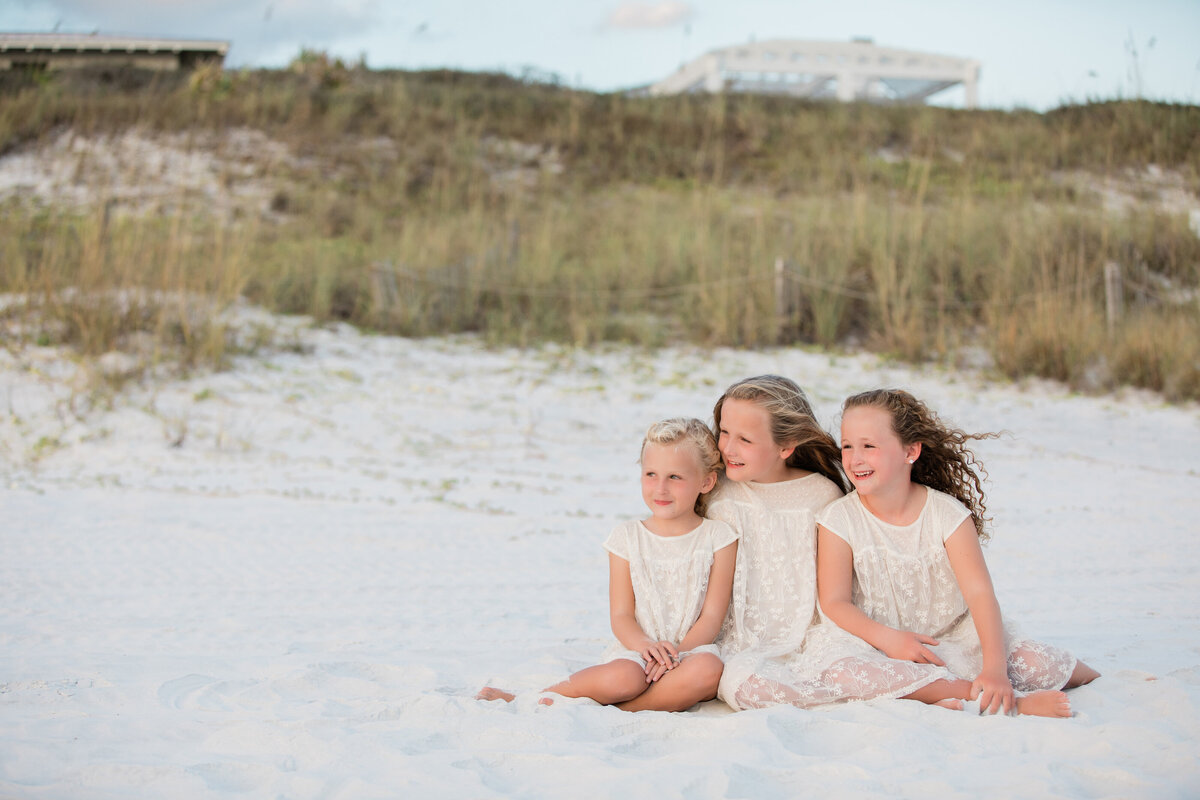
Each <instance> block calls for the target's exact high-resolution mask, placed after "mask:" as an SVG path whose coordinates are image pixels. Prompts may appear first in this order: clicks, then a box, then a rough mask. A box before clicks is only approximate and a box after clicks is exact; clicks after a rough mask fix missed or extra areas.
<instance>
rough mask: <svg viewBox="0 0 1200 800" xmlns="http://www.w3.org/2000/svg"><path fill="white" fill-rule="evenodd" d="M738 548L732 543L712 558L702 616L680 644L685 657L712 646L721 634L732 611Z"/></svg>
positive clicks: (736, 544) (701, 611)
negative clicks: (730, 610) (690, 651)
mask: <svg viewBox="0 0 1200 800" xmlns="http://www.w3.org/2000/svg"><path fill="white" fill-rule="evenodd" d="M737 546H738V543H737V542H736V541H733V542H730V543H729V544H727V545H725V546H724V547H722V548H721V549H720V550H718V551H717V552H716V553H714V554H713V563H712V567H711V569H709V572H708V590H707V591H706V592H705V594H704V605H703V606H702V607H701V609H700V616H699V617H698V618H697V619H696V621H695V622H694V623H693V624H692V627H691V628H689V629H688V632H687V635H686V636H684V637H683V641H682V642H680V643H679V649H680V651H681V652H684V653H686V652H687V651H688V650H691V649H692V648H695V647H699V646H700V645H704V644H712V643H713V642H714V641H716V639H717V634H718V633H720V632H721V625H722V624H723V623H724V622H725V614H726V613H727V612H728V611H729V598H730V596H731V595H732V594H733V567H734V565H735V564H736V563H737Z"/></svg>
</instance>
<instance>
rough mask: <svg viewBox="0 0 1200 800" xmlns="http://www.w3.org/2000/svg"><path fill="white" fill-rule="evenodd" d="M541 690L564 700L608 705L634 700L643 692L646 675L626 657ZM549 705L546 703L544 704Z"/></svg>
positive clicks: (584, 670)
mask: <svg viewBox="0 0 1200 800" xmlns="http://www.w3.org/2000/svg"><path fill="white" fill-rule="evenodd" d="M544 691H547V692H553V693H554V694H560V695H562V696H563V697H590V698H591V699H593V700H595V701H596V702H597V703H600V704H602V705H606V706H611V705H616V704H618V703H622V702H624V701H626V700H630V699H633V698H635V697H637V696H638V695H640V694H642V693H643V692H645V691H646V672H645V670H643V669H642V665H641V664H638V663H637V662H634V661H630V660H629V659H627V658H618V659H616V660H614V661H609V662H608V663H607V664H597V665H596V666H594V667H587V668H586V669H581V670H579V672H576V673H574V674H573V675H571V677H569V678H567V679H566V680H565V681H559V682H558V683H556V684H554V685H553V686H550V687H547V688H546V689H545V690H544ZM547 705H549V703H547Z"/></svg>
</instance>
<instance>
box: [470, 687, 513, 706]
mask: <svg viewBox="0 0 1200 800" xmlns="http://www.w3.org/2000/svg"><path fill="white" fill-rule="evenodd" d="M516 697H517V696H516V695H515V694H513V693H512V692H506V691H504V690H503V689H496V688H494V687H492V686H485V687H483V688H482V689H480V690H479V694H477V695H475V699H476V700H503V701H504V702H506V703H511V702H512V701H513V700H515V699H516Z"/></svg>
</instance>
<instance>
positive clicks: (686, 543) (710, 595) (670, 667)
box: [476, 418, 737, 711]
mask: <svg viewBox="0 0 1200 800" xmlns="http://www.w3.org/2000/svg"><path fill="white" fill-rule="evenodd" d="M639 461H640V463H641V466H642V500H643V501H644V502H645V503H646V506H647V508H648V509H649V510H650V516H649V517H647V518H646V519H644V520H629V521H626V522H623V523H621V524H620V525H618V526H617V527H616V529H614V530H613V532H612V533H611V534H610V535H609V537H608V539H607V541H605V543H604V548H605V549H606V550H607V551H608V554H609V555H608V561H609V616H610V619H611V623H612V631H613V634H614V635H615V636H616V638H617V641H616V642H615V643H614V644H613V645H612V646H611V647H610V648H609V649H608V651H607V652H606V653H605V656H604V661H603V663H601V664H597V665H595V666H591V667H587V668H585V669H582V670H580V671H578V672H576V673H574V674H572V675H571V676H570V677H569V678H567V679H566V680H564V681H560V682H559V683H556V684H554V685H553V686H551V687H549V688H548V689H545V690H544V691H545V692H547V693H552V694H558V695H561V696H563V697H589V698H591V699H592V700H595V701H596V702H598V703H603V704H605V705H615V706H618V707H619V708H622V709H625V710H628V711H641V710H650V709H653V710H659V711H684V710H686V709H688V708H690V707H692V706H693V705H695V704H696V703H699V702H702V701H705V700H711V699H713V698H714V697H716V694H717V684H718V681H719V680H720V677H721V667H722V664H721V659H720V657H719V654H718V653H719V651H718V650H717V647H716V646H715V645H714V644H713V640H714V639H715V638H716V636H717V633H718V632H719V631H720V629H721V623H722V621H723V620H724V619H725V610H726V609H727V608H728V607H729V592H730V588H731V587H732V585H733V569H734V563H735V561H736V557H737V534H736V533H735V532H734V531H733V530H732V529H731V528H730V527H729V526H728V525H726V524H725V523H723V522H719V521H716V520H712V519H705V517H704V512H705V507H706V505H707V501H708V493H709V492H711V491H712V489H713V487H714V486H715V485H716V483H717V473H718V470H719V469H720V466H721V457H720V454H719V453H718V452H717V447H716V440H715V439H714V437H713V435H712V432H711V431H710V430H709V429H708V427H707V426H705V424H704V423H703V422H701V421H700V420H698V419H683V418H675V419H668V420H663V421H662V422H656V423H655V424H653V425H651V426H650V428H649V430H647V431H646V436H645V438H644V439H643V440H642V449H641V458H640V459H639ZM476 697H477V698H479V699H481V700H506V701H512V700H513V699H514V695H513V694H512V693H511V692H506V691H503V690H500V689H495V688H492V687H484V689H483V690H482V691H481V692H480V693H479V694H478V695H476ZM540 702H541V703H543V704H545V705H550V704H551V703H552V702H553V700H552V699H551V698H547V697H543V698H542V699H541V701H540Z"/></svg>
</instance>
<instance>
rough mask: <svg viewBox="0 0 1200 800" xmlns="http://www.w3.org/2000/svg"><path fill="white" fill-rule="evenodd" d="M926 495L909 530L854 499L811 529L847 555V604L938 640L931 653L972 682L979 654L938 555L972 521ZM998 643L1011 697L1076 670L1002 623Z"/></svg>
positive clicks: (949, 572)
mask: <svg viewBox="0 0 1200 800" xmlns="http://www.w3.org/2000/svg"><path fill="white" fill-rule="evenodd" d="M926 491H927V492H928V494H927V496H926V498H925V505H924V507H923V508H922V509H921V514H920V516H918V517H917V519H916V521H915V522H913V523H912V524H911V525H890V524H888V523H886V522H884V521H883V520H881V519H879V518H878V517H876V516H875V515H874V514H872V513H871V512H870V511H868V510H867V509H866V507H865V506H864V505H863V503H862V500H861V499H860V498H859V496H858V493H857V492H853V493H851V494H849V495H847V496H846V497H844V498H842V499H840V500H838V501H837V502H835V503H833V504H832V505H830V506H829V507H827V508H826V509H825V510H824V511H822V512H821V513H820V514H819V515H818V516H817V521H818V522H820V523H821V524H822V525H824V526H825V527H826V528H827V529H828V530H829V531H830V532H831V533H833V534H835V535H837V536H839V537H840V538H842V539H844V540H845V541H846V542H847V544H849V545H850V548H851V549H852V550H853V551H854V587H853V600H854V604H855V605H856V606H858V607H859V608H861V609H862V610H863V612H864V613H865V614H866V615H867V616H868V617H870V618H871V619H873V620H875V621H876V622H880V623H882V624H884V625H887V626H889V627H892V628H896V629H897V630H904V631H914V632H916V633H924V634H927V635H929V636H932V637H933V638H935V639H937V640H938V641H939V642H940V644H938V645H937V646H934V647H931V648H930V649H931V650H934V651H935V652H936V653H937V654H938V656H939V657H940V658H941V659H942V660H943V661H945V662H946V666H947V667H948V668H949V669H950V670H951V671H952V672H953V673H954V674H955V675H957V676H958V677H961V678H966V679H967V680H974V679H975V677H976V676H977V675H978V674H979V672H980V670H982V669H983V651H982V649H981V648H980V644H979V633H978V631H977V630H976V628H975V619H974V617H972V616H971V612H970V611H969V610H968V609H967V601H966V600H965V599H964V598H963V595H962V591H961V590H960V589H959V587H958V581H957V580H956V579H955V577H954V570H953V569H952V568H951V566H950V559H949V557H948V556H947V555H946V547H945V541H946V539H947V538H949V536H950V534H952V533H953V532H954V531H955V529H956V528H958V526H959V525H960V524H962V522H963V520H965V519H967V518H968V517H970V515H971V513H970V511H968V510H967V508H966V507H965V506H964V505H963V504H962V503H960V502H958V501H957V500H955V499H954V498H953V497H951V496H950V495H948V494H944V493H942V492H939V491H936V490H933V489H927V490H926ZM959 535H960V536H961V535H963V534H959ZM1004 639H1005V645H1006V647H1007V649H1008V677H1009V680H1011V681H1012V684H1013V689H1015V690H1016V691H1018V692H1022V693H1026V692H1031V691H1035V690H1038V689H1061V688H1062V687H1063V686H1065V685H1066V683H1067V680H1068V679H1069V678H1070V677H1071V672H1072V671H1073V670H1074V669H1075V663H1076V661H1075V657H1074V656H1072V655H1071V654H1070V653H1067V652H1066V651H1064V650H1060V649H1058V648H1057V647H1051V646H1050V645H1046V644H1042V643H1040V642H1034V641H1030V640H1028V639H1025V638H1022V637H1021V636H1020V635H1019V634H1018V632H1017V630H1016V627H1015V626H1013V625H1012V624H1010V623H1009V622H1008V621H1005V623H1004Z"/></svg>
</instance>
